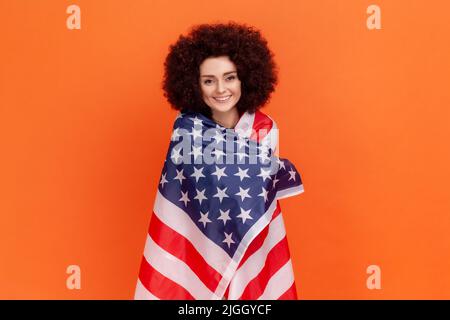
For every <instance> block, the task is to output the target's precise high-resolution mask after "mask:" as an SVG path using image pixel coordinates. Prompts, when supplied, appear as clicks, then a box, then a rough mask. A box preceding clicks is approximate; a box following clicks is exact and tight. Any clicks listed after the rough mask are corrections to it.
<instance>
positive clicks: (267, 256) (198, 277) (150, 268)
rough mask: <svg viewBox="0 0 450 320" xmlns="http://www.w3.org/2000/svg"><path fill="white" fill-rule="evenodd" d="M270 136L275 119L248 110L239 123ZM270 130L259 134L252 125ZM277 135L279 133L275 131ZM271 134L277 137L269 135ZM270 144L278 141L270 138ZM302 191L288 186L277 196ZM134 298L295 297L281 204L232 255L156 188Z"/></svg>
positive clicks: (266, 216) (249, 233) (260, 139)
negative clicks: (271, 140) (289, 188)
mask: <svg viewBox="0 0 450 320" xmlns="http://www.w3.org/2000/svg"><path fill="white" fill-rule="evenodd" d="M239 127H242V128H244V129H245V128H246V129H249V128H250V130H248V131H247V132H248V133H249V135H248V136H249V137H251V138H253V139H257V140H259V141H262V140H263V139H269V138H268V136H269V135H270V131H271V129H272V128H276V125H275V123H274V122H273V120H272V119H270V118H269V117H268V116H266V115H264V114H263V113H261V112H260V111H257V112H256V113H254V114H248V113H245V114H244V115H243V116H242V117H241V119H240V120H239V123H238V125H237V126H236V128H239ZM260 128H266V129H268V132H269V134H262V135H258V133H256V136H255V133H254V132H253V133H252V131H251V129H260ZM276 134H278V133H276ZM270 139H273V136H272V137H271V138H270ZM271 147H272V148H276V144H275V145H274V144H272V143H271ZM301 192H303V188H302V186H300V187H297V188H292V190H284V191H283V194H279V195H278V196H277V198H283V197H287V196H290V195H294V194H298V193H301ZM134 298H135V299H137V300H147V299H148V300H154V299H165V300H168V299H176V300H187V299H204V300H210V299H222V298H226V299H230V300H234V299H252V300H254V299H265V300H272V299H297V294H296V288H295V281H294V273H293V270H292V262H291V259H290V254H289V247H288V243H287V238H286V231H285V227H284V223H283V219H282V215H281V208H280V204H279V202H278V200H277V201H274V202H273V203H272V205H271V206H270V208H269V209H268V210H267V212H266V213H265V214H264V215H263V216H262V218H261V219H259V220H258V222H257V223H256V224H255V225H254V226H252V228H251V229H250V230H249V231H248V232H247V234H246V235H245V237H244V239H243V240H242V241H241V243H240V247H239V248H238V249H237V250H236V253H235V255H234V257H233V258H230V257H229V256H228V254H227V253H226V252H225V251H224V250H223V249H222V248H221V247H219V246H218V245H217V244H215V243H214V242H213V241H211V240H210V239H209V238H207V237H206V236H205V235H204V234H203V233H202V232H201V231H200V230H199V229H198V226H197V225H196V224H195V223H194V222H193V221H192V220H191V219H190V218H189V217H188V216H187V215H186V214H185V213H184V212H183V210H181V209H180V208H179V207H177V206H176V205H174V204H172V203H171V202H170V201H168V200H167V199H165V198H164V196H163V195H162V194H161V193H160V192H159V191H158V192H157V195H156V199H155V205H154V210H153V216H152V219H151V222H150V227H149V232H148V235H147V240H146V244H145V249H144V255H143V257H142V262H141V266H140V272H139V279H138V282H137V286H136V290H135V296H134Z"/></svg>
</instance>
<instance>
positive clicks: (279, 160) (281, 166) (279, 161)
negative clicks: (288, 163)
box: [277, 158, 286, 170]
mask: <svg viewBox="0 0 450 320" xmlns="http://www.w3.org/2000/svg"><path fill="white" fill-rule="evenodd" d="M277 162H278V164H279V165H280V166H279V168H283V169H284V170H286V167H285V165H284V161H282V160H281V159H280V158H278V159H277Z"/></svg>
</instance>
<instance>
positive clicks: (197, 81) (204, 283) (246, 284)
mask: <svg viewBox="0 0 450 320" xmlns="http://www.w3.org/2000/svg"><path fill="white" fill-rule="evenodd" d="M276 83H277V76H276V66H275V63H274V60H273V54H272V53H271V51H270V50H269V49H268V47H267V42H266V40H265V39H264V38H263V37H262V36H261V34H260V32H259V31H257V30H255V29H254V28H252V27H248V26H246V25H242V24H237V23H228V24H213V25H210V24H205V25H199V26H196V27H195V28H193V29H192V30H191V32H190V33H189V34H188V35H187V36H180V38H179V39H178V41H177V42H176V43H175V44H174V45H172V46H171V47H170V52H169V54H168V56H167V58H166V61H165V77H164V83H163V89H164V94H165V97H166V98H167V100H168V101H169V103H170V104H171V106H172V107H174V108H175V109H177V110H179V111H180V113H179V115H178V117H177V118H176V121H175V123H174V126H173V127H174V131H173V134H172V137H171V142H170V145H169V150H168V152H167V158H166V161H165V164H164V167H163V170H162V175H161V180H160V183H159V186H158V191H157V195H156V199H155V205H154V209H153V216H152V219H151V222H150V228H149V232H148V235H147V240H146V245H145V250H144V256H143V258H142V263H141V268H140V273H139V279H138V284H137V287H136V292H135V299H296V298H297V295H296V288H295V281H294V277H293V271H292V264H291V260H290V256H289V249H288V245H287V240H286V236H285V228H284V225H283V220H282V216H281V209H280V205H279V202H278V200H279V199H281V198H285V197H288V196H292V195H295V194H299V193H301V192H303V184H302V181H301V178H300V176H299V174H298V172H297V170H296V169H295V167H294V165H293V164H291V163H290V162H289V161H288V160H286V159H280V158H278V157H277V156H276V154H277V138H278V130H277V127H276V124H275V122H274V121H273V120H272V119H271V118H270V117H268V116H267V115H265V114H263V113H262V112H261V111H259V109H260V108H261V107H262V106H264V105H265V104H266V103H267V101H268V100H269V97H270V94H271V93H272V92H273V91H274V88H275V85H276Z"/></svg>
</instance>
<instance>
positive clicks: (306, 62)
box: [0, 0, 450, 299]
mask: <svg viewBox="0 0 450 320" xmlns="http://www.w3.org/2000/svg"><path fill="white" fill-rule="evenodd" d="M71 4H77V5H79V6H80V8H81V30H69V29H67V27H66V19H67V17H68V16H69V14H67V13H66V8H67V7H68V6H69V5H71ZM370 4H377V5H379V6H380V7H381V23H382V29H381V30H369V29H368V28H367V27H366V19H367V17H368V14H367V13H366V8H367V7H368V6H369V5H370ZM449 12H450V3H449V2H448V1H446V0H441V1H438V0H436V1H432V2H430V1H425V0H403V1H400V0H397V1H387V0H385V1H375V2H374V1H363V0H360V1H359V0H353V1H333V0H328V1H326V0H321V1H299V0H292V1H286V0H285V1H279V0H270V1H259V0H246V1H242V0H227V1H223V2H211V1H200V0H197V1H181V0H180V1H166V0H152V1H143V0H141V1H137V0H133V1H129V2H127V1H119V0H95V1H94V0H92V1H54V0H46V1H44V0H42V1H15V0H9V1H8V0H0V33H1V44H0V46H1V50H0V152H1V157H0V219H1V224H0V252H1V253H0V255H1V256H0V258H1V261H0V298H3V299H48V298H51V299H132V297H133V294H134V288H135V285H136V280H137V275H138V271H139V266H140V259H141V256H142V253H143V249H144V244H145V237H146V233H147V228H148V224H149V221H150V215H151V211H152V208H153V200H154V196H155V192H156V187H157V184H158V182H159V177H160V173H161V169H162V164H163V160H164V157H165V153H166V151H167V147H168V142H169V138H170V133H171V126H172V122H173V120H174V117H175V116H176V112H175V111H173V110H172V109H170V107H169V105H168V103H167V102H166V101H165V99H164V97H163V95H162V90H161V81H162V75H163V61H164V58H165V56H166V54H167V52H168V46H169V44H171V43H173V42H174V41H175V40H176V39H177V37H178V35H179V34H181V33H186V32H187V31H188V29H189V27H190V26H191V25H193V24H198V23H205V22H227V21H229V20H233V21H236V22H246V23H248V24H250V25H253V26H255V27H257V28H258V29H260V30H261V31H262V33H263V35H264V36H265V37H266V38H267V40H268V41H269V45H270V47H271V49H272V50H273V51H274V53H275V58H276V61H277V63H278V65H279V67H280V74H279V76H280V81H279V85H278V87H277V90H276V92H275V93H274V95H273V98H272V100H271V102H270V104H269V105H267V106H266V107H265V108H264V109H263V111H264V112H266V113H268V114H269V115H271V116H272V117H273V118H274V119H275V121H276V122H277V123H278V125H279V127H280V154H281V156H282V157H285V158H288V159H289V160H291V161H292V162H293V163H294V164H295V165H296V167H297V169H298V170H299V171H300V173H301V175H302V178H303V182H304V187H305V193H303V194H302V195H300V196H296V197H293V198H288V199H285V200H282V202H281V208H282V209H283V213H284V219H285V224H286V228H287V234H288V240H289V244H290V248H291V255H292V259H293V265H294V269H295V276H296V282H297V286H298V294H299V298H300V299H394V298H406V299H416V298H424V299H431V298H438V299H443V298H446V299H449V298H450V272H449V270H450V232H449V230H450V214H449V213H450V192H449V187H448V181H449V180H450V168H449V163H450V148H449V139H450V128H449V127H450V126H449V119H450V111H449V106H450V104H449V103H450V93H449V91H450V90H449V83H450V79H449V77H450V76H449V75H450V59H449V57H450V43H449V41H448V39H449V38H450V23H449V22H448V21H449V16H448V13H449ZM72 264H75V265H79V266H80V267H81V290H68V289H67V288H66V279H67V277H68V276H69V275H68V274H66V268H67V267H68V266H69V265H72ZM372 264H375V265H378V266H380V268H381V272H382V273H381V285H382V289H381V290H369V289H368V288H367V287H366V279H367V277H368V274H367V273H366V268H367V267H368V266H369V265H372Z"/></svg>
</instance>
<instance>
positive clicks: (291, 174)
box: [288, 169, 295, 181]
mask: <svg viewBox="0 0 450 320" xmlns="http://www.w3.org/2000/svg"><path fill="white" fill-rule="evenodd" d="M288 172H289V174H290V177H289V180H291V179H292V180H294V181H295V171H294V169H291V170H289V171H288ZM289 180H288V181H289Z"/></svg>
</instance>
